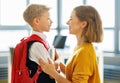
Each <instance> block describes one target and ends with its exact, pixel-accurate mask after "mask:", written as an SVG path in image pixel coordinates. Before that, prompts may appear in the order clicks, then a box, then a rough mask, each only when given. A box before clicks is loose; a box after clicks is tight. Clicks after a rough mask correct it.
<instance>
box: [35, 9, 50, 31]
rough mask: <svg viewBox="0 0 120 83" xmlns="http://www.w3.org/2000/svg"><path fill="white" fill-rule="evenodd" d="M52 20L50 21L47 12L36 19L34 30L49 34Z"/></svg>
mask: <svg viewBox="0 0 120 83" xmlns="http://www.w3.org/2000/svg"><path fill="white" fill-rule="evenodd" d="M51 24H52V20H51V19H50V15H49V11H46V12H44V13H43V14H42V15H41V17H39V18H38V21H37V27H36V30H37V31H39V32H49V30H50V26H51Z"/></svg>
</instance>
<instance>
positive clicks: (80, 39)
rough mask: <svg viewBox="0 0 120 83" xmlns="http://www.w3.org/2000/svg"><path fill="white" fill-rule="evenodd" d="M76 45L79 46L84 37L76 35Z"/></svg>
mask: <svg viewBox="0 0 120 83" xmlns="http://www.w3.org/2000/svg"><path fill="white" fill-rule="evenodd" d="M76 38H77V46H81V45H82V44H83V43H84V39H83V38H82V37H81V36H76Z"/></svg>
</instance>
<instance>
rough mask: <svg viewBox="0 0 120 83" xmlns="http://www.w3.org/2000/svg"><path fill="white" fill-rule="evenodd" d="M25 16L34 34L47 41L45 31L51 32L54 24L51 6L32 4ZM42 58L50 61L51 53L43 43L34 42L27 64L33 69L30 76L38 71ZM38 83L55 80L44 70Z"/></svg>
mask: <svg viewBox="0 0 120 83" xmlns="http://www.w3.org/2000/svg"><path fill="white" fill-rule="evenodd" d="M23 18H24V20H25V21H26V22H27V23H28V25H29V26H30V27H31V28H32V34H35V35H37V36H39V37H41V38H42V39H43V40H44V41H45V42H46V43H47V41H46V36H45V35H44V34H43V32H49V30H50V26H51V24H52V20H51V19H50V14H49V8H48V7H46V6H44V5H40V4H31V5H29V6H28V7H27V8H26V9H25V11H24V13H23ZM47 44H48V43H47ZM40 58H41V59H43V60H44V61H46V62H48V58H50V55H49V53H48V51H47V50H46V49H45V47H44V45H43V44H42V43H40V42H34V43H33V44H31V45H30V46H29V51H28V59H27V66H28V68H29V69H30V71H31V73H30V77H33V76H34V74H35V73H36V71H37V66H38V65H40V64H39V59H40ZM57 58H58V57H57ZM37 83H55V80H54V79H53V78H51V77H50V76H49V75H48V74H46V73H44V72H42V73H40V75H39V77H38V80H37Z"/></svg>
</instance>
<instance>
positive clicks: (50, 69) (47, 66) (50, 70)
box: [39, 58, 56, 77]
mask: <svg viewBox="0 0 120 83" xmlns="http://www.w3.org/2000/svg"><path fill="white" fill-rule="evenodd" d="M48 62H49V63H46V62H45V61H44V60H42V59H40V60H39V63H40V66H41V68H42V70H43V71H44V72H45V73H47V74H49V75H50V76H52V77H53V74H55V73H56V68H55V65H54V62H53V61H52V60H51V59H49V58H48Z"/></svg>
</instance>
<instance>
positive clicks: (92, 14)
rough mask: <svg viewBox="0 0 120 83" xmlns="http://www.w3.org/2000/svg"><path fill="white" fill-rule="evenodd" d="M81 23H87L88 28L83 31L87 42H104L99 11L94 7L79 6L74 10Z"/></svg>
mask: <svg viewBox="0 0 120 83" xmlns="http://www.w3.org/2000/svg"><path fill="white" fill-rule="evenodd" d="M74 11H75V13H76V16H77V17H78V19H79V20H80V21H86V22H87V26H86V27H85V28H84V29H83V32H82V37H83V39H84V41H85V42H89V43H91V42H101V41H102V40H103V28H102V21H101V18H100V16H99V13H98V12H97V10H96V9H95V8H94V7H92V6H87V5H83V6H78V7H76V8H74Z"/></svg>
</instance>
